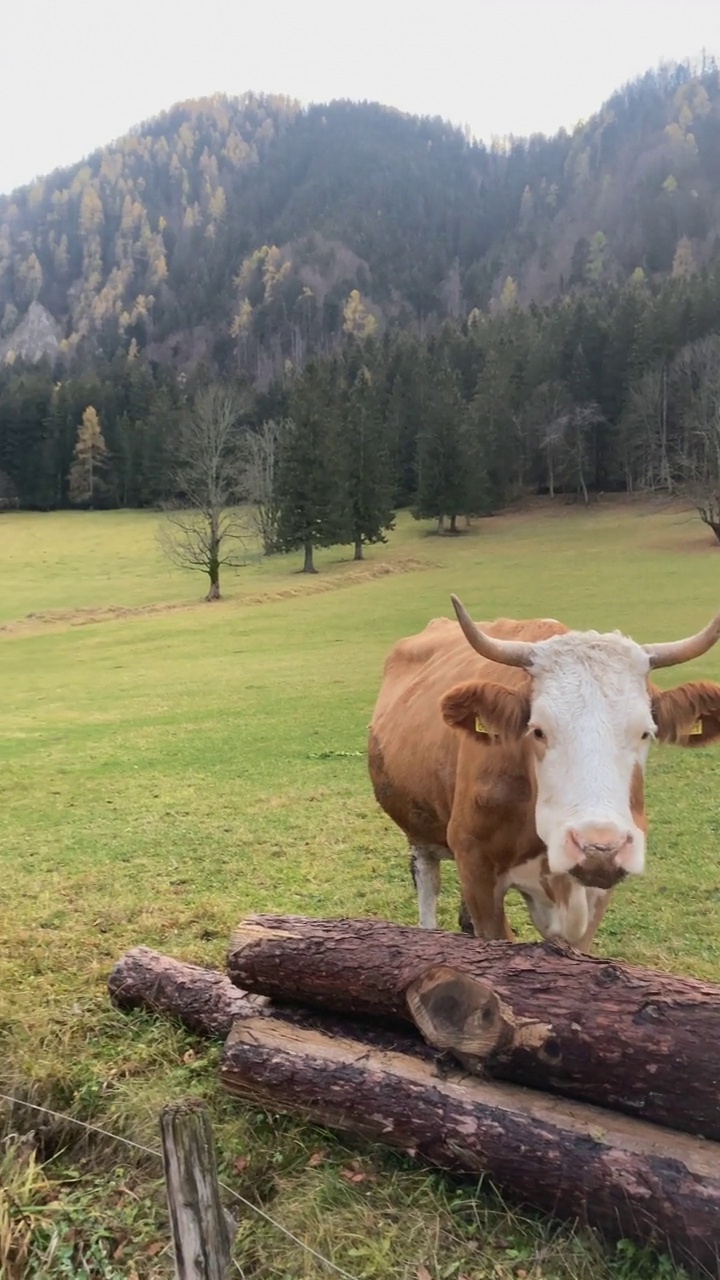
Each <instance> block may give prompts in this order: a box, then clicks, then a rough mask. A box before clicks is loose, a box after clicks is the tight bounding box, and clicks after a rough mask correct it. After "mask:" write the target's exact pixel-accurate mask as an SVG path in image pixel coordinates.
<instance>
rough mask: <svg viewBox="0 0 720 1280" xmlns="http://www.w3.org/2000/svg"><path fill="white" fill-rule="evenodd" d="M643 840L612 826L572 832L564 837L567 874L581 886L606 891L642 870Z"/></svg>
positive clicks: (573, 830)
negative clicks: (627, 876) (589, 886)
mask: <svg viewBox="0 0 720 1280" xmlns="http://www.w3.org/2000/svg"><path fill="white" fill-rule="evenodd" d="M642 844H643V840H642V836H641V835H640V840H639V841H638V840H637V839H636V834H635V832H634V831H628V830H623V829H622V828H618V827H615V826H612V827H611V826H604V827H580V828H573V829H571V830H570V831H569V832H568V834H567V836H566V838H565V848H564V854H565V858H566V860H567V863H568V871H569V872H570V874H571V875H572V876H574V878H575V879H576V880H578V881H579V882H580V883H581V884H585V885H591V886H594V887H596V888H598V889H609V888H611V887H612V886H613V885H614V884H617V882H618V881H619V880H622V879H623V878H624V877H625V876H626V875H628V874H630V875H633V874H638V873H639V872H641V871H642V870H643V865H644V851H643V848H642Z"/></svg>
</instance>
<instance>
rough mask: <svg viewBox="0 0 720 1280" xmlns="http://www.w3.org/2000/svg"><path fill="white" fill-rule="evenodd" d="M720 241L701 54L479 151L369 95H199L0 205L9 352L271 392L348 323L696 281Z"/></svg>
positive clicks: (719, 91) (465, 313)
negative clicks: (212, 376) (126, 356)
mask: <svg viewBox="0 0 720 1280" xmlns="http://www.w3.org/2000/svg"><path fill="white" fill-rule="evenodd" d="M718 248H720V76H719V74H718V69H717V65H716V64H715V62H714V61H713V60H712V59H710V60H708V59H704V60H703V62H702V63H701V64H700V65H699V66H693V65H691V64H689V63H679V64H675V65H673V66H668V67H663V68H660V69H659V70H658V71H654V72H648V73H646V75H645V76H643V77H640V78H639V79H638V80H637V81H635V82H633V83H632V84H630V85H626V86H624V87H623V88H622V89H619V90H618V91H617V92H616V93H615V94H613V95H612V96H611V97H610V98H609V99H608V101H607V102H606V103H605V104H603V106H602V107H601V108H600V109H599V110H598V112H596V113H595V114H594V115H593V116H592V117H590V118H589V119H588V120H587V121H585V122H582V123H580V124H578V125H577V126H576V127H575V129H574V130H573V131H572V132H567V131H565V130H559V131H558V133H557V134H555V135H553V136H552V137H546V136H544V135H542V134H539V135H532V136H531V137H530V138H527V139H508V140H507V141H506V142H505V143H503V144H500V143H499V142H496V143H493V144H492V145H491V146H490V147H487V146H486V145H485V144H483V143H479V142H478V141H477V140H476V139H473V138H471V137H469V136H468V134H467V133H466V132H464V131H462V130H460V129H458V128H456V127H454V126H452V125H450V124H448V123H447V122H445V121H443V120H441V119H440V118H438V117H434V118H431V117H417V116H410V115H407V114H406V113H403V112H400V111H398V110H396V109H394V108H386V107H383V106H381V105H380V104H375V103H350V102H347V101H344V100H336V101H334V102H332V103H329V104H315V105H311V106H310V107H306V108H303V107H301V106H300V104H299V103H297V102H295V101H293V100H292V99H290V98H285V97H281V96H272V95H256V94H245V95H241V96H240V97H236V98H228V97H226V96H224V95H213V96H211V97H208V98H204V99H198V100H193V101H188V102H184V103H178V104H176V105H175V106H173V107H172V108H170V109H169V110H168V111H167V112H164V113H161V115H159V116H157V117H155V118H154V119H151V120H149V121H145V122H142V123H141V124H139V125H137V126H135V127H134V128H133V129H131V130H130V131H129V132H128V133H127V134H125V135H123V136H122V137H121V138H119V139H117V140H115V141H114V142H113V143H111V144H109V145H108V146H107V147H104V148H100V149H98V150H96V151H94V152H93V153H92V154H91V155H90V156H88V157H86V158H85V159H84V160H83V161H81V162H79V163H78V164H77V165H74V166H70V167H69V168H62V169H57V170H55V171H54V172H53V173H51V174H49V175H47V176H46V177H44V178H42V179H38V180H37V181H36V182H34V183H31V184H29V185H27V186H25V187H22V188H19V189H17V190H16V191H15V192H13V193H12V194H11V195H8V196H2V197H0V361H5V362H9V363H13V361H15V360H18V359H24V360H33V359H39V358H42V357H43V356H46V357H48V358H49V359H51V360H60V362H61V363H62V362H65V363H66V364H70V363H72V362H73V360H74V359H75V358H78V357H81V358H83V359H85V360H88V359H89V360H90V361H92V359H93V357H94V356H96V355H99V354H102V355H103V356H107V357H112V355H113V354H114V353H115V352H116V351H118V350H128V349H133V350H145V351H146V352H147V354H148V355H149V357H150V358H152V359H154V360H157V361H159V362H161V363H163V364H169V365H170V366H171V367H174V368H176V369H177V370H180V369H189V368H191V367H193V366H194V365H196V364H197V362H198V361H203V362H204V363H205V364H206V365H207V367H208V368H210V369H216V370H217V371H219V372H221V373H226V374H227V373H235V372H241V373H244V374H246V375H247V376H249V377H250V378H251V379H252V380H253V381H254V382H255V383H256V384H257V385H260V386H263V385H265V386H266V385H268V384H269V382H270V381H271V380H272V379H273V378H275V377H278V376H281V375H282V371H283V369H284V368H285V367H286V365H287V363H288V362H290V364H292V365H293V366H299V365H302V364H303V363H304V361H305V360H306V359H307V358H308V356H309V355H311V354H315V353H319V354H327V353H328V352H329V351H331V350H333V349H334V348H335V347H336V346H337V344H338V342H339V341H340V340H341V339H342V337H343V334H347V333H355V334H357V335H360V336H362V334H367V333H368V332H372V331H373V330H375V331H378V332H381V331H382V330H383V329H384V328H386V327H388V326H395V327H400V328H411V327H414V328H418V327H419V328H420V329H421V330H422V329H424V328H427V327H428V326H430V327H432V326H437V325H438V324H440V323H442V321H443V320H445V319H448V318H449V319H452V320H454V321H458V322H464V321H465V320H467V319H468V317H469V316H471V315H472V314H473V312H475V311H480V312H484V311H493V310H495V309H497V308H502V307H504V306H507V305H510V304H511V303H513V302H515V301H517V302H519V303H520V304H522V305H524V306H533V305H535V306H544V305H546V304H547V303H549V302H551V301H552V300H553V299H555V298H556V297H557V296H558V295H564V294H566V293H569V292H572V291H577V290H578V289H583V288H587V287H596V286H598V285H602V284H603V283H612V284H620V283H622V282H623V281H624V280H626V279H628V278H629V277H631V276H632V274H633V273H634V272H635V273H641V274H642V277H643V278H648V279H649V280H651V281H652V280H653V279H655V280H661V279H663V278H665V277H666V276H668V275H672V274H676V275H681V274H689V273H691V272H694V271H697V270H701V269H702V268H703V267H705V266H706V265H707V264H709V263H710V262H712V261H713V260H714V257H715V256H716V254H717V252H718ZM31 307H34V311H33V315H34V317H35V325H34V329H35V331H36V333H37V334H38V335H39V337H38V338H37V339H36V342H35V345H34V346H33V343H32V341H31V340H30V339H28V337H27V329H28V324H27V317H28V315H29V313H30V308H31ZM38 307H42V308H43V313H44V322H43V323H42V324H40V323H39V317H40V312H39V311H38ZM23 324H24V325H25V329H22V328H21V326H22V325H23ZM30 330H31V331H32V330H33V324H32V323H31V324H30ZM21 340H22V341H21ZM55 341H57V348H56V347H55V345H54V344H55Z"/></svg>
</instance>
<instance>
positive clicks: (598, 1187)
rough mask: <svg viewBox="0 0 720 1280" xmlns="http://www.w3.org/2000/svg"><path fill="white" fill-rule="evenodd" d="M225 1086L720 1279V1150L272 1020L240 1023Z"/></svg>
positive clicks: (230, 1044) (229, 1047)
mask: <svg viewBox="0 0 720 1280" xmlns="http://www.w3.org/2000/svg"><path fill="white" fill-rule="evenodd" d="M221 1081H222V1084H223V1086H224V1088H225V1089H226V1090H228V1092H230V1093H232V1094H233V1095H234V1096H235V1097H239V1098H241V1099H242V1100H243V1101H245V1102H249V1103H251V1104H252V1105H253V1106H257V1105H261V1106H266V1107H268V1108H269V1109H272V1110H280V1111H291V1112H299V1113H300V1114H301V1115H302V1116H304V1117H305V1118H307V1119H308V1120H310V1121H312V1123H314V1124H319V1125H322V1126H328V1127H330V1128H335V1129H340V1130H344V1131H347V1132H351V1133H354V1134H359V1135H361V1136H363V1137H365V1138H369V1139H371V1140H373V1141H380V1142H384V1143H388V1144H390V1145H392V1146H395V1147H398V1148H400V1149H401V1150H403V1151H406V1152H408V1153H409V1154H411V1155H420V1156H421V1157H423V1158H424V1159H426V1160H429V1161H430V1162H431V1163H432V1164H433V1165H437V1166H440V1167H441V1168H444V1169H447V1170H450V1171H452V1172H456V1173H457V1172H459V1173H471V1174H473V1175H474V1176H476V1177H477V1175H478V1174H481V1175H482V1174H485V1175H487V1176H489V1178H490V1179H491V1181H492V1182H493V1183H494V1184H495V1185H496V1186H497V1187H498V1189H499V1190H500V1191H501V1192H503V1193H504V1194H505V1195H506V1196H507V1197H508V1198H512V1199H513V1200H514V1201H516V1202H520V1203H521V1204H524V1205H530V1206H532V1207H533V1208H535V1209H540V1210H542V1211H544V1212H546V1213H551V1214H553V1215H554V1216H555V1217H559V1218H564V1219H568V1220H570V1221H575V1220H577V1219H580V1220H581V1221H584V1222H586V1223H587V1224H588V1225H590V1226H592V1227H596V1228H598V1229H600V1230H601V1231H602V1232H603V1233H605V1234H606V1235H608V1236H611V1237H617V1236H625V1237H628V1238H630V1239H634V1240H636V1241H638V1242H639V1243H641V1244H644V1245H652V1246H655V1247H659V1248H662V1249H667V1250H669V1251H670V1252H671V1253H672V1254H673V1255H674V1257H675V1258H676V1259H677V1260H678V1261H681V1262H684V1263H689V1264H690V1265H692V1266H698V1267H703V1268H706V1272H705V1274H706V1275H710V1276H712V1277H716V1278H717V1277H720V1263H719V1262H718V1253H717V1225H718V1222H719V1221H720V1150H717V1149H715V1148H714V1147H711V1146H710V1145H709V1144H706V1143H703V1142H701V1141H699V1140H698V1139H696V1138H689V1137H687V1136H686V1135H684V1134H672V1133H668V1132H667V1131H666V1130H661V1129H658V1128H656V1127H655V1126H654V1125H648V1124H646V1123H645V1122H644V1121H638V1120H632V1119H629V1118H627V1117H624V1116H612V1115H609V1114H608V1113H607V1112H604V1111H601V1110H600V1109H598V1108H596V1107H590V1106H587V1105H586V1104H578V1103H567V1102H564V1101H561V1100H558V1099H551V1098H547V1097H543V1096H542V1095H541V1094H536V1093H534V1092H533V1091H531V1090H526V1089H521V1088H518V1087H517V1086H514V1085H500V1084H497V1083H495V1082H480V1081H477V1080H475V1079H473V1078H471V1077H467V1076H462V1075H461V1074H460V1073H458V1072H455V1071H453V1072H451V1073H449V1074H447V1075H445V1076H444V1077H441V1076H439V1075H438V1074H437V1070H436V1068H435V1067H434V1066H433V1064H431V1063H428V1062H422V1061H418V1059H417V1058H414V1057H412V1056H411V1055H409V1054H405V1053H396V1052H393V1051H386V1052H383V1053H379V1052H377V1051H370V1052H368V1051H367V1048H366V1046H365V1044H363V1043H362V1042H360V1041H357V1040H353V1039H341V1038H337V1037H330V1036H327V1035H324V1034H322V1033H321V1032H318V1031H313V1032H308V1031H300V1030H298V1029H297V1028H294V1027H290V1026H288V1025H287V1024H286V1023H281V1022H276V1021H275V1020H274V1019H272V1018H266V1019H257V1018H252V1019H250V1020H248V1021H246V1022H239V1023H236V1024H235V1027H234V1028H233V1031H232V1032H231V1034H230V1036H229V1038H228V1041H227V1043H226V1046H225V1050H224V1054H223V1060H222V1066H221Z"/></svg>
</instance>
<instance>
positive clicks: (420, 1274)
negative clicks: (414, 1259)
mask: <svg viewBox="0 0 720 1280" xmlns="http://www.w3.org/2000/svg"><path fill="white" fill-rule="evenodd" d="M417 1280H432V1276H431V1275H430V1272H429V1271H428V1269H427V1267H418V1269H417Z"/></svg>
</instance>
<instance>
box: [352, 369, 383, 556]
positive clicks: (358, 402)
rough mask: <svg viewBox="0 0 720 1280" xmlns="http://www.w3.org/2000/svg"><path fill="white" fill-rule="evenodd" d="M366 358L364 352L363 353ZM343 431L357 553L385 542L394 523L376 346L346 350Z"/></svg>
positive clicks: (354, 541) (353, 535)
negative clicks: (347, 351) (363, 349)
mask: <svg viewBox="0 0 720 1280" xmlns="http://www.w3.org/2000/svg"><path fill="white" fill-rule="evenodd" d="M364 356H365V357H367V358H363V357H364ZM345 383H346V387H345V394H344V401H345V403H344V425H343V437H344V443H345V457H346V466H347V485H348V499H349V506H350V534H351V537H352V540H353V543H354V546H355V559H356V560H362V558H363V545H364V544H365V543H372V542H385V541H386V537H385V532H386V530H388V529H392V528H393V527H394V524H395V514H394V512H393V510H392V500H393V491H394V487H395V483H394V480H395V478H394V474H393V458H392V450H391V446H390V434H389V429H388V425H387V423H386V422H385V421H384V420H383V417H382V405H381V402H380V390H381V389H380V385H379V370H378V363H377V360H376V359H375V353H374V351H373V350H372V348H367V349H366V351H365V352H364V353H363V352H361V351H359V350H355V349H351V350H350V352H349V353H348V355H347V356H346V371H345Z"/></svg>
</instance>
